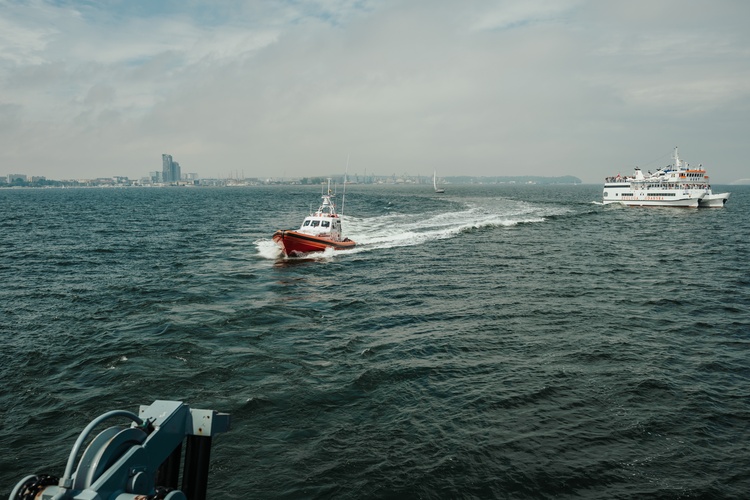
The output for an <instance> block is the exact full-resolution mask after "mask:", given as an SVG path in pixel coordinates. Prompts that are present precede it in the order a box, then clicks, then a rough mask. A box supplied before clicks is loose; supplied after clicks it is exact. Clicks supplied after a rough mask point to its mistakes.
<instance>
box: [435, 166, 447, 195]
mask: <svg viewBox="0 0 750 500" xmlns="http://www.w3.org/2000/svg"><path fill="white" fill-rule="evenodd" d="M432 187H433V188H435V192H436V193H445V189H443V188H439V187H437V171H435V170H433V171H432Z"/></svg>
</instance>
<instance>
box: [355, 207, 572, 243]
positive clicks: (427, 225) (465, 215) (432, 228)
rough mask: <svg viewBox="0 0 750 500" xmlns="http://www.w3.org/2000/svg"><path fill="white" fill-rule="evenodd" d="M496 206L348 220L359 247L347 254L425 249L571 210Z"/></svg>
mask: <svg viewBox="0 0 750 500" xmlns="http://www.w3.org/2000/svg"><path fill="white" fill-rule="evenodd" d="M495 203H496V206H488V205H487V200H482V204H481V205H480V204H478V203H473V202H469V203H467V204H466V206H465V207H464V208H463V209H460V210H457V211H450V212H444V211H443V212H437V213H428V214H424V213H421V214H401V213H396V214H388V215H383V216H379V217H372V218H358V217H356V216H347V217H346V220H345V230H346V232H347V235H348V236H349V237H351V238H352V239H353V240H355V241H356V242H357V244H358V246H357V247H356V248H354V249H352V250H347V252H355V253H356V252H367V251H371V250H377V249H383V248H394V247H402V246H411V245H421V244H424V243H427V242H430V241H435V240H442V239H447V238H452V237H455V236H457V235H459V234H460V233H462V232H465V231H469V230H473V229H481V228H492V227H511V226H515V225H518V224H525V223H537V222H544V221H545V220H546V219H547V218H548V217H550V216H555V215H561V214H563V213H565V212H566V211H567V209H564V208H561V207H539V206H535V205H533V204H530V203H526V202H519V201H512V200H497V201H496V202H495Z"/></svg>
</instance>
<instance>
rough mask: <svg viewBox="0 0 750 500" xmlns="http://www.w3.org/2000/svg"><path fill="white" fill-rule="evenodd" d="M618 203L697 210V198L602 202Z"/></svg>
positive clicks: (606, 201) (633, 205)
mask: <svg viewBox="0 0 750 500" xmlns="http://www.w3.org/2000/svg"><path fill="white" fill-rule="evenodd" d="M612 203H619V204H621V205H625V206H626V207H679V208H698V204H699V199H698V198H685V199H683V200H647V199H643V200H639V199H632V200H624V199H620V200H604V205H609V204H612Z"/></svg>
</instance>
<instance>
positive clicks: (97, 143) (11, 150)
mask: <svg viewBox="0 0 750 500" xmlns="http://www.w3.org/2000/svg"><path fill="white" fill-rule="evenodd" d="M748 19H750V2H748V1H746V0H712V1H700V0H608V1H600V0H518V1H516V0H508V1H505V0H498V1H489V0H487V1H479V0H460V1H458V0H393V1H392V0H314V1H305V0H289V1H286V0H212V1H210V2H204V1H198V0H162V1H159V2H155V1H151V0H80V1H72V0H0V175H4V174H10V173H20V174H27V175H29V176H32V175H43V176H46V177H47V178H50V179H79V178H95V177H111V176H115V175H120V176H128V177H130V178H132V179H140V178H141V177H144V176H147V175H148V173H149V172H151V171H157V170H161V165H162V161H161V155H162V154H163V153H168V154H171V155H172V156H173V158H174V160H175V161H178V162H179V163H180V165H181V167H182V172H183V173H187V172H195V173H197V174H198V175H199V176H201V177H224V178H226V177H243V176H244V177H260V178H267V177H276V178H278V177H284V178H292V177H308V176H322V175H329V174H338V173H343V172H344V170H345V169H347V161H348V164H349V165H348V172H349V174H350V175H354V174H357V175H364V174H367V175H370V174H375V175H393V174H396V175H404V174H406V175H421V176H431V175H432V172H433V170H437V172H438V175H439V176H441V177H448V176H455V175H470V176H515V175H540V176H560V175H573V176H576V177H578V178H580V179H581V180H582V181H583V182H584V183H597V184H598V183H602V182H603V180H604V177H606V176H609V175H615V174H618V173H622V174H625V173H630V172H632V169H633V167H635V166H640V167H642V168H644V169H654V168H658V167H660V166H664V165H667V164H669V163H670V156H671V154H672V152H673V150H674V147H676V146H679V152H680V156H681V157H682V159H683V160H685V161H687V162H689V163H690V164H693V165H698V164H702V165H704V166H705V167H706V168H707V169H708V173H709V175H711V182H713V183H717V184H719V183H730V182H733V181H736V180H738V179H743V178H750V168H748V165H747V163H746V158H747V156H748V155H747V149H748V142H750V141H749V140H748V139H749V138H750V29H748V28H747V21H748ZM347 158H348V160H347Z"/></svg>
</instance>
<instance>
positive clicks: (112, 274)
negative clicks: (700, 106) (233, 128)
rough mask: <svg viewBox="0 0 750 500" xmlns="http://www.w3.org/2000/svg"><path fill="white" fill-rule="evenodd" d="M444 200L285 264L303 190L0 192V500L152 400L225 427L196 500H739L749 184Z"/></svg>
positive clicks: (747, 331)
mask: <svg viewBox="0 0 750 500" xmlns="http://www.w3.org/2000/svg"><path fill="white" fill-rule="evenodd" d="M444 187H445V188H446V192H445V193H444V194H436V193H434V192H433V190H432V188H431V186H425V185H357V184H353V185H347V186H346V192H345V198H344V199H342V198H343V195H344V193H343V189H342V188H341V187H339V188H338V191H339V195H338V197H337V200H338V204H339V209H340V210H341V209H342V208H343V211H344V219H343V221H344V232H345V235H346V236H348V237H350V238H351V239H353V240H355V241H356V242H357V243H358V245H357V247H356V248H354V249H353V250H349V251H337V252H330V253H321V254H317V255H311V256H309V257H308V258H297V259H290V258H282V257H281V255H280V253H279V250H278V249H277V248H276V247H275V245H274V243H273V242H272V240H271V235H272V234H273V232H274V231H275V230H276V229H289V228H296V227H298V226H299V224H300V223H301V221H302V219H303V218H304V217H305V216H306V215H307V214H308V213H309V211H310V209H311V207H312V208H316V207H317V205H318V203H319V201H320V194H321V188H320V186H290V185H284V186H248V187H221V188H218V187H217V188H200V187H195V188H187V187H170V188H122V189H115V188H112V189H103V188H96V189H93V188H89V189H85V188H80V189H30V188H25V189H2V190H0V342H2V344H1V345H2V349H0V387H2V389H1V390H0V422H1V425H2V433H0V450H1V451H2V453H0V496H6V495H8V494H10V492H11V491H12V489H13V488H14V486H15V485H16V484H17V483H18V482H19V481H20V480H21V479H23V478H24V477H26V476H27V475H30V474H51V475H55V476H57V477H60V476H62V475H63V472H64V469H65V464H66V462H67V459H68V455H69V454H70V452H71V449H72V448H73V444H74V443H75V441H76V439H77V437H78V436H79V434H80V433H81V431H82V430H83V429H84V428H85V427H86V425H88V423H89V422H91V421H92V420H94V419H95V418H96V417H98V416H99V415H102V414H104V413H106V412H108V411H111V410H127V411H132V412H136V413H137V411H138V408H139V406H140V405H150V404H152V403H153V402H154V401H156V400H171V401H181V402H184V403H185V404H188V405H189V406H190V408H193V409H208V410H216V411H219V412H222V413H228V414H230V415H231V428H230V430H229V431H228V432H227V433H224V434H219V435H217V436H215V437H214V438H213V442H212V448H211V455H210V467H209V479H208V490H207V491H208V498H212V499H247V498H282V499H297V498H313V499H318V498H326V499H327V498H336V499H355V498H356V499H360V498H410V499H411V498H414V499H432V498H451V499H454V498H455V499H475V498H476V499H491V498H534V499H553V498H554V499H559V498H576V499H580V498H597V499H598V498H606V499H641V498H664V499H683V498H684V499H688V498H701V499H703V498H738V499H739V498H748V497H750V221H749V220H748V213H750V186H714V191H715V192H722V191H730V192H731V197H730V199H729V201H728V202H727V204H726V206H725V207H724V208H723V209H675V208H626V207H622V206H617V205H606V206H605V205H602V204H601V197H602V187H601V186H600V185H515V184H503V185H451V184H448V185H445V186H444ZM342 205H343V206H342ZM109 425H123V426H126V425H128V421H127V420H126V419H120V420H117V419H115V421H113V422H109V421H108V422H107V423H106V424H103V427H101V428H102V429H104V428H106V427H107V426H109Z"/></svg>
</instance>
